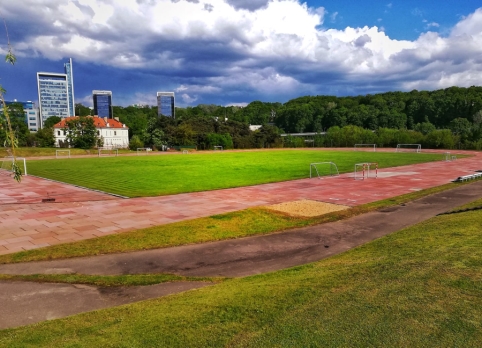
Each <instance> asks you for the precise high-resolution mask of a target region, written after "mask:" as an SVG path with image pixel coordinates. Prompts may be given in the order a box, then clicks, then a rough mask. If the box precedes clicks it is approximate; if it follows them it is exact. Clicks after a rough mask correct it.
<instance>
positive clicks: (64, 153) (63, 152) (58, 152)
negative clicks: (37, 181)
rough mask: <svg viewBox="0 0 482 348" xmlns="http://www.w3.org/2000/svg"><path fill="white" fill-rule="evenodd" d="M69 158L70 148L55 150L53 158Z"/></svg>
mask: <svg viewBox="0 0 482 348" xmlns="http://www.w3.org/2000/svg"><path fill="white" fill-rule="evenodd" d="M65 157H67V158H70V150H55V158H65Z"/></svg>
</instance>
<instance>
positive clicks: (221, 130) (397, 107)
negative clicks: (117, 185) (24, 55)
mask: <svg viewBox="0 0 482 348" xmlns="http://www.w3.org/2000/svg"><path fill="white" fill-rule="evenodd" d="M75 109H76V114H77V115H78V116H87V115H90V113H91V110H90V109H89V108H88V107H85V106H83V105H82V104H76V108H75ZM113 109H114V117H118V118H119V120H120V121H121V122H122V123H124V124H126V125H127V126H128V127H129V138H130V140H131V142H132V147H133V148H135V147H144V146H146V147H154V148H159V149H160V148H161V147H163V146H169V147H176V146H193V147H194V146H196V147H197V148H198V149H211V148H212V147H213V146H223V147H224V148H236V149H243V148H265V147H281V146H312V145H313V144H316V146H353V144H354V143H367V142H368V143H376V144H378V145H379V146H394V145H396V144H397V143H401V142H406V143H422V144H424V147H434V148H437V147H445V148H454V147H456V148H466V149H481V148H482V140H481V138H482V87H469V88H463V87H450V88H446V89H441V90H436V91H416V90H414V91H411V92H387V93H379V94H374V95H364V96H355V97H334V96H305V97H300V98H296V99H293V100H290V101H288V102H287V103H285V104H281V103H267V102H261V101H254V102H252V103H250V104H248V105H246V106H245V107H240V106H226V107H224V106H218V105H205V104H201V105H198V106H194V107H186V108H176V118H175V119H173V118H169V117H164V116H160V117H159V116H158V115H157V107H151V106H145V107H134V106H129V107H120V106H114V108H113ZM11 113H12V114H16V115H18V118H16V119H18V120H20V118H21V117H20V114H21V112H20V110H17V111H12V112H11ZM22 117H23V115H22ZM249 125H261V126H262V127H261V128H260V129H259V130H256V131H251V130H250V128H249ZM17 129H18V132H19V134H18V139H19V143H20V145H24V144H25V145H28V144H29V142H30V143H31V142H32V141H34V140H36V141H37V142H38V143H39V145H40V146H52V145H53V143H52V139H49V137H48V133H49V132H48V131H45V130H42V131H40V132H39V133H37V135H34V136H33V135H29V134H28V130H26V128H25V129H24V128H23V127H22V126H21V125H20V123H19V125H18V126H17ZM305 132H315V133H320V134H321V133H326V135H325V136H321V135H319V136H317V137H316V139H315V141H314V142H308V143H306V142H304V140H302V139H296V138H294V137H283V138H282V137H280V134H282V133H305ZM32 138H36V139H32ZM355 139H356V140H355ZM1 140H2V137H1V135H0V141H1ZM72 143H74V141H72ZM50 144H51V145H50ZM84 146H86V145H85V144H84Z"/></svg>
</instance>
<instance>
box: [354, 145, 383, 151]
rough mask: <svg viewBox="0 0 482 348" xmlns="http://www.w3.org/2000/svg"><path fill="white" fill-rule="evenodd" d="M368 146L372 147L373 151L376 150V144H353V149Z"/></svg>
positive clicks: (356, 149)
mask: <svg viewBox="0 0 482 348" xmlns="http://www.w3.org/2000/svg"><path fill="white" fill-rule="evenodd" d="M368 147H370V148H371V147H373V152H376V151H377V144H355V147H354V149H355V151H358V150H359V149H360V148H368Z"/></svg>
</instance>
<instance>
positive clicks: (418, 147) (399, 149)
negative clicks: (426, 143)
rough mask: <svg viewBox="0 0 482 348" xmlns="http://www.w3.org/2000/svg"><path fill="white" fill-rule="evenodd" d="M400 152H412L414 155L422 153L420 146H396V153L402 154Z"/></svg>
mask: <svg viewBox="0 0 482 348" xmlns="http://www.w3.org/2000/svg"><path fill="white" fill-rule="evenodd" d="M402 150H407V151H409V150H412V151H414V152H416V153H420V152H422V145H421V144H397V152H402Z"/></svg>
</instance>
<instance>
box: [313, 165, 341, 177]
mask: <svg viewBox="0 0 482 348" xmlns="http://www.w3.org/2000/svg"><path fill="white" fill-rule="evenodd" d="M315 173H316V175H317V176H318V179H321V177H322V176H338V175H340V172H339V171H338V167H337V166H336V164H335V163H333V162H318V163H310V178H312V177H313V176H314V175H315Z"/></svg>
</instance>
